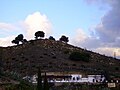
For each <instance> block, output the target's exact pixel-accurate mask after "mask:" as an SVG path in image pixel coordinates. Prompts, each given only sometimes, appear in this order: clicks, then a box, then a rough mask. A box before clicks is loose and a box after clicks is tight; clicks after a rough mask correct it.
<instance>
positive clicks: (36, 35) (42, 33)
mask: <svg viewBox="0 0 120 90" xmlns="http://www.w3.org/2000/svg"><path fill="white" fill-rule="evenodd" d="M44 36H45V33H44V32H43V31H37V32H36V33H35V38H36V39H38V37H41V38H43V37H44Z"/></svg>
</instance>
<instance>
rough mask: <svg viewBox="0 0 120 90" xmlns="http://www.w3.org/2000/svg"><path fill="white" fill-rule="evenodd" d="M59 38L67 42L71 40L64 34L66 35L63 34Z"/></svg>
mask: <svg viewBox="0 0 120 90" xmlns="http://www.w3.org/2000/svg"><path fill="white" fill-rule="evenodd" d="M59 40H60V41H63V42H66V43H67V42H68V41H69V40H68V37H66V36H64V35H62V36H61V38H60V39H59Z"/></svg>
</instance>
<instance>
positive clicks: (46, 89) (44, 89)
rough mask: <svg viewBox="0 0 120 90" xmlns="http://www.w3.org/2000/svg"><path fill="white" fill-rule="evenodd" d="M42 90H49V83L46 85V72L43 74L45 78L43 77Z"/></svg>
mask: <svg viewBox="0 0 120 90" xmlns="http://www.w3.org/2000/svg"><path fill="white" fill-rule="evenodd" d="M43 90H49V83H48V80H47V75H46V72H45V77H44V86H43Z"/></svg>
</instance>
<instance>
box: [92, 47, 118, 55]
mask: <svg viewBox="0 0 120 90" xmlns="http://www.w3.org/2000/svg"><path fill="white" fill-rule="evenodd" d="M94 51H96V52H99V53H101V54H105V55H110V56H114V53H116V57H119V56H120V48H115V47H99V48H96V49H95V50H94Z"/></svg>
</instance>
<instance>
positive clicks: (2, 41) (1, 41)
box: [0, 36, 15, 47]
mask: <svg viewBox="0 0 120 90" xmlns="http://www.w3.org/2000/svg"><path fill="white" fill-rule="evenodd" d="M14 38H15V36H8V37H5V38H0V46H2V47H7V46H12V45H13V44H12V43H11V41H12V40H13V39H14Z"/></svg>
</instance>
